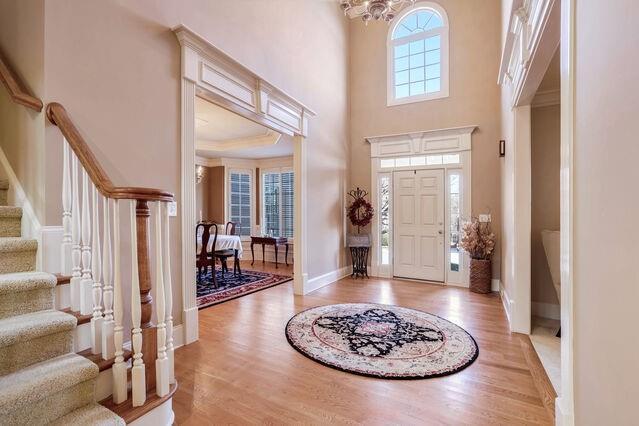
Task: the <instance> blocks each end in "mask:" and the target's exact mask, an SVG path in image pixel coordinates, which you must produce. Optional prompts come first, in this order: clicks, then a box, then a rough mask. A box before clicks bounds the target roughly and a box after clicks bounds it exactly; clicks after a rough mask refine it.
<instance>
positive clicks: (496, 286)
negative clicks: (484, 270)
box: [490, 278, 501, 292]
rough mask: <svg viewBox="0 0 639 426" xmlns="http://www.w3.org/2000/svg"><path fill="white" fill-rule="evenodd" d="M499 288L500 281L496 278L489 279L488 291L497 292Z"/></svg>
mask: <svg viewBox="0 0 639 426" xmlns="http://www.w3.org/2000/svg"><path fill="white" fill-rule="evenodd" d="M500 288H501V281H500V280H499V279H498V278H493V279H492V280H490V291H494V292H499V289H500Z"/></svg>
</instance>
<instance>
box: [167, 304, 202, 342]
mask: <svg viewBox="0 0 639 426" xmlns="http://www.w3.org/2000/svg"><path fill="white" fill-rule="evenodd" d="M182 321H183V322H182V324H181V327H182V328H181V331H182V332H181V333H180V334H181V335H182V339H183V340H182V344H183V345H188V344H189V343H193V342H196V341H197V340H198V338H199V335H198V323H199V318H198V309H197V306H195V307H193V308H189V309H185V310H184V311H183V312H182ZM177 327H178V326H176V328H177ZM176 334H177V333H175V332H174V333H173V339H176V337H175V336H176Z"/></svg>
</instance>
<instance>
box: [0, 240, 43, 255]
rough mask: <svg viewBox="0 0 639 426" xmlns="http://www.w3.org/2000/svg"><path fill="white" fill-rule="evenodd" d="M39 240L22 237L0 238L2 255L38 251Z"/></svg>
mask: <svg viewBox="0 0 639 426" xmlns="http://www.w3.org/2000/svg"><path fill="white" fill-rule="evenodd" d="M36 250H38V240H36V239H33V238H21V237H0V255H1V254H2V253H10V252H16V251H17V252H20V251H36Z"/></svg>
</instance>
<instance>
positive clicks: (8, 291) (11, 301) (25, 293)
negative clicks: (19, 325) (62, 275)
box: [0, 272, 56, 319]
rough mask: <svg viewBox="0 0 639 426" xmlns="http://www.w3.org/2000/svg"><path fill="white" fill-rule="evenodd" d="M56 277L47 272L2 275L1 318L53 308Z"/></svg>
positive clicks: (0, 283)
mask: <svg viewBox="0 0 639 426" xmlns="http://www.w3.org/2000/svg"><path fill="white" fill-rule="evenodd" d="M55 285H56V278H55V276H53V275H51V274H47V273H45V272H14V273H11V274H1V275H0V319H3V318H8V317H11V316H16V315H24V314H28V313H31V312H37V311H44V310H49V309H53V297H54V292H55Z"/></svg>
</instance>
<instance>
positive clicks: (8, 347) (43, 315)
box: [0, 310, 77, 389]
mask: <svg viewBox="0 0 639 426" xmlns="http://www.w3.org/2000/svg"><path fill="white" fill-rule="evenodd" d="M76 323H77V320H76V318H75V317H74V316H73V315H68V314H65V313H63V312H59V311H54V310H49V311H40V312H35V313H31V314H25V315H18V316H14V317H9V318H5V319H2V320H0V375H3V374H9V373H11V372H14V371H17V370H19V369H21V368H25V367H27V366H29V365H32V364H35V363H38V362H41V361H44V360H47V359H50V358H53V357H56V356H60V355H64V354H66V353H69V352H71V351H72V350H73V332H74V330H75V327H76ZM0 389H2V388H1V387H0Z"/></svg>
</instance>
